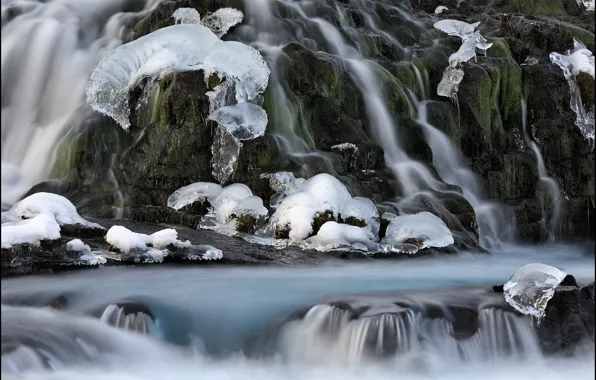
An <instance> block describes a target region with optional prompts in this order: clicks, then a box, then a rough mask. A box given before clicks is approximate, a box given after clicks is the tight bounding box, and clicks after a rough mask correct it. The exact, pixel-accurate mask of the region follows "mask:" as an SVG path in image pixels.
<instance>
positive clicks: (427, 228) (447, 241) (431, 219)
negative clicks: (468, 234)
mask: <svg viewBox="0 0 596 380" xmlns="http://www.w3.org/2000/svg"><path fill="white" fill-rule="evenodd" d="M410 241H416V242H417V245H418V246H419V248H420V249H424V248H429V247H436V248H441V247H447V246H449V245H452V244H453V243H454V242H455V241H454V239H453V235H452V234H451V231H450V230H449V228H448V227H447V226H446V225H445V223H444V222H443V221H442V220H441V219H440V218H439V217H437V216H435V215H434V214H431V213H430V212H428V211H422V212H419V213H417V214H411V215H399V216H397V217H395V218H393V219H392V220H391V222H390V223H389V226H387V232H386V233H385V237H384V238H383V242H384V243H386V244H390V245H397V244H401V243H407V242H410Z"/></svg>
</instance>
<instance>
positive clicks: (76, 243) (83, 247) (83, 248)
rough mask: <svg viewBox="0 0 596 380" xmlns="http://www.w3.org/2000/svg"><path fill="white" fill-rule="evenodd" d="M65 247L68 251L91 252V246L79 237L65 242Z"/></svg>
mask: <svg viewBox="0 0 596 380" xmlns="http://www.w3.org/2000/svg"><path fill="white" fill-rule="evenodd" d="M66 249H68V250H69V251H76V252H82V253H91V248H89V246H88V245H87V244H85V243H83V242H82V241H81V239H74V240H71V241H69V242H68V243H66Z"/></svg>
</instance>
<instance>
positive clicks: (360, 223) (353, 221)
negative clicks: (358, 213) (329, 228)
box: [340, 216, 366, 227]
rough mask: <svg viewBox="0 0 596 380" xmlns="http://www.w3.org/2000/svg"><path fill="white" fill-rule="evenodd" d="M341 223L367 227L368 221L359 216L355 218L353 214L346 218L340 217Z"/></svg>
mask: <svg viewBox="0 0 596 380" xmlns="http://www.w3.org/2000/svg"><path fill="white" fill-rule="evenodd" d="M340 223H344V224H349V225H350V226H356V227H366V221H364V220H362V219H358V218H354V217H353V216H349V217H347V218H345V219H343V218H340Z"/></svg>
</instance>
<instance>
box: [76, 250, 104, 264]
mask: <svg viewBox="0 0 596 380" xmlns="http://www.w3.org/2000/svg"><path fill="white" fill-rule="evenodd" d="M79 260H82V261H86V264H87V265H102V264H105V263H106V262H107V260H106V258H105V257H103V256H101V255H98V254H96V253H94V252H85V253H83V254H82V255H81V257H79Z"/></svg>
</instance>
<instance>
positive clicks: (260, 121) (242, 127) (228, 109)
mask: <svg viewBox="0 0 596 380" xmlns="http://www.w3.org/2000/svg"><path fill="white" fill-rule="evenodd" d="M208 119H209V120H213V121H215V122H216V123H217V124H218V125H219V126H220V127H221V128H224V129H225V130H226V132H228V133H229V134H230V135H231V136H233V137H234V138H235V139H237V140H252V139H255V138H257V137H261V136H263V135H264V134H265V129H266V128H267V112H265V110H264V109H262V108H261V107H259V106H257V105H256V104H252V103H240V104H235V105H231V106H224V107H221V108H219V109H217V110H215V111H214V112H213V113H212V114H211V115H209V118H208Z"/></svg>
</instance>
